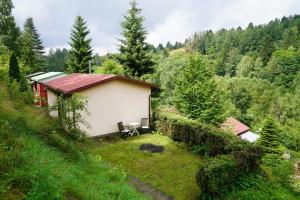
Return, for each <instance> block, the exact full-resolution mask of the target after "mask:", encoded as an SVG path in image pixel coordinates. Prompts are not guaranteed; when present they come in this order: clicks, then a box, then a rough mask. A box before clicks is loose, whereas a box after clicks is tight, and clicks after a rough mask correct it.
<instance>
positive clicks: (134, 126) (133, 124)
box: [128, 122, 140, 136]
mask: <svg viewBox="0 0 300 200" xmlns="http://www.w3.org/2000/svg"><path fill="white" fill-rule="evenodd" d="M128 126H129V127H130V129H131V133H132V135H131V136H133V134H134V133H136V134H138V135H140V133H139V132H138V130H137V128H138V127H140V123H138V122H130V123H128Z"/></svg>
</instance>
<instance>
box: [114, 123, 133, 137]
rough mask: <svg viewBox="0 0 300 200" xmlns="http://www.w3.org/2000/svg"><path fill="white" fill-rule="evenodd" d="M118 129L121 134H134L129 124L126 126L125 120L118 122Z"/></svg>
mask: <svg viewBox="0 0 300 200" xmlns="http://www.w3.org/2000/svg"><path fill="white" fill-rule="evenodd" d="M117 125H118V129H119V132H120V134H121V135H132V132H131V130H130V128H129V127H128V126H124V125H123V122H118V123H117Z"/></svg>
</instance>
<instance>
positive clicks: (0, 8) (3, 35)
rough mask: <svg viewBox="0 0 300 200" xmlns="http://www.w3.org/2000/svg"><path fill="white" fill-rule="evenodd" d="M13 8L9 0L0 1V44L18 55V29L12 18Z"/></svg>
mask: <svg viewBox="0 0 300 200" xmlns="http://www.w3.org/2000/svg"><path fill="white" fill-rule="evenodd" d="M13 8H14V6H13V3H12V1H11V0H0V44H3V45H4V46H6V47H7V48H8V49H9V50H10V51H14V52H15V53H17V55H19V43H18V37H19V35H20V29H19V28H18V26H17V25H16V22H15V18H14V17H13V16H12V9H13Z"/></svg>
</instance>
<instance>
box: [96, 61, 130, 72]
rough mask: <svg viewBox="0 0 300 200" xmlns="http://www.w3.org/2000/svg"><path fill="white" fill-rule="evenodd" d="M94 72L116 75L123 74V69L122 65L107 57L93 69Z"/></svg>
mask: <svg viewBox="0 0 300 200" xmlns="http://www.w3.org/2000/svg"><path fill="white" fill-rule="evenodd" d="M95 73H96V74H116V75H124V74H125V70H124V67H123V66H122V65H121V64H119V63H118V62H116V61H114V60H112V59H107V60H105V61H103V63H102V64H101V66H100V67H98V68H97V69H96V70H95Z"/></svg>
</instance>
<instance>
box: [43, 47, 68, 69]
mask: <svg viewBox="0 0 300 200" xmlns="http://www.w3.org/2000/svg"><path fill="white" fill-rule="evenodd" d="M68 55H69V52H68V50H67V49H65V48H63V49H55V50H53V49H50V51H49V54H48V55H47V56H45V65H46V66H45V69H47V71H50V72H52V71H53V72H65V71H67V61H68Z"/></svg>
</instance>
